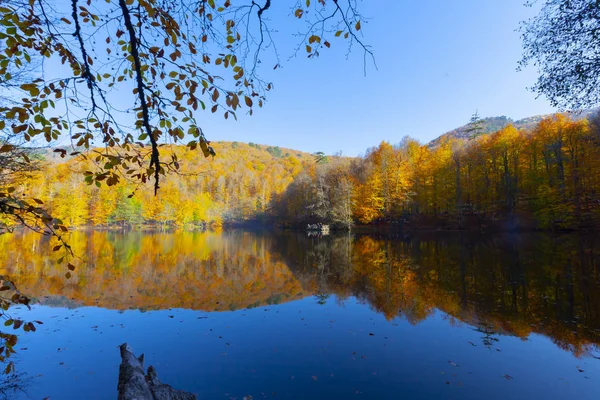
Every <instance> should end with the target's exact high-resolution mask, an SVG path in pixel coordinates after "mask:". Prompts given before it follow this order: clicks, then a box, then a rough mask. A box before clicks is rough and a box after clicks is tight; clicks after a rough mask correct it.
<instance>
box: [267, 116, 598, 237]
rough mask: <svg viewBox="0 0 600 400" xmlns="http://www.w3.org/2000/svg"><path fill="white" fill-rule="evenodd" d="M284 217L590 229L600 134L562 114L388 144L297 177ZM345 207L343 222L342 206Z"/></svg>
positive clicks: (283, 200) (281, 210)
mask: <svg viewBox="0 0 600 400" xmlns="http://www.w3.org/2000/svg"><path fill="white" fill-rule="evenodd" d="M278 201H279V203H278V206H277V207H276V210H277V213H278V215H280V216H282V217H283V218H284V219H286V220H287V221H293V222H301V221H306V220H311V219H319V220H323V221H325V222H331V223H337V224H339V225H344V224H347V221H348V220H350V221H352V222H358V223H362V224H388V225H389V224H397V226H403V227H405V228H411V227H416V228H419V227H429V228H439V227H442V228H443V227H448V228H461V227H463V228H464V227H472V228H478V229H479V228H485V227H493V228H496V229H516V228H541V229H564V228H593V227H594V226H597V224H598V223H600V130H599V129H598V127H597V126H596V125H595V124H594V122H593V121H592V122H590V121H588V120H578V121H575V120H572V119H570V118H569V117H568V116H566V115H562V114H557V115H554V116H551V117H547V118H545V119H543V120H542V121H541V122H540V123H539V124H538V125H537V126H535V127H534V128H533V130H528V131H526V130H518V129H516V128H515V127H514V126H512V125H508V126H506V127H504V128H503V129H500V130H499V131H497V132H495V133H492V134H484V135H478V136H477V137H474V138H472V139H471V140H468V141H467V140H462V139H455V138H451V137H446V138H443V139H442V140H441V141H439V142H438V143H436V144H435V145H423V144H420V143H418V142H417V141H415V140H412V139H410V138H407V139H404V140H403V141H402V142H401V143H400V144H398V145H395V146H392V145H391V144H389V143H387V142H382V143H381V144H380V145H379V146H378V147H376V148H373V149H370V150H369V151H368V152H367V154H366V155H365V156H364V157H362V158H359V159H355V160H340V159H332V160H331V161H330V163H328V164H322V165H318V166H317V167H315V168H313V169H311V170H309V171H307V173H305V174H301V175H299V176H298V177H297V179H296V181H295V182H294V183H293V184H292V185H291V186H290V188H289V190H288V192H286V193H284V194H283V195H282V196H280V197H279V199H278ZM340 209H343V210H350V211H347V212H346V214H347V215H345V218H340V213H339V212H336V210H340Z"/></svg>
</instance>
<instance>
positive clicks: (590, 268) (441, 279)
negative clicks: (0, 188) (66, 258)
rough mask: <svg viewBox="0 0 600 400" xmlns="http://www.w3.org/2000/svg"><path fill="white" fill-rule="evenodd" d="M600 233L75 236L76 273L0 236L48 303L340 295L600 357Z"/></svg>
mask: <svg viewBox="0 0 600 400" xmlns="http://www.w3.org/2000/svg"><path fill="white" fill-rule="evenodd" d="M598 242H599V240H597V239H594V238H592V237H582V236H574V235H560V236H550V235H541V234H535V235H534V234H531V235H504V236H499V235H496V236H493V237H489V238H485V237H469V236H467V235H460V234H457V235H452V236H448V235H431V236H424V237H402V238H391V237H374V236H354V235H341V236H336V235H330V236H327V237H307V236H306V235H304V234H292V233H288V234H284V233H278V234H275V235H274V234H266V233H265V234H257V233H250V232H243V231H231V232H222V233H210V232H207V233H161V234H148V233H126V234H122V233H115V232H74V233H73V234H72V236H71V238H70V243H71V244H72V246H73V249H74V251H75V252H76V253H77V254H79V255H81V256H82V257H83V258H84V259H86V260H87V263H86V264H85V265H83V266H81V267H79V268H78V269H77V270H76V271H75V273H74V276H73V277H72V278H71V279H66V278H65V277H64V274H65V269H64V268H65V267H64V266H59V265H56V263H55V262H54V258H53V257H52V255H51V254H50V253H51V252H50V250H51V244H50V243H48V242H47V241H46V239H44V238H42V237H40V236H38V235H35V234H30V233H17V234H14V235H3V236H0V247H1V248H2V249H3V251H2V252H1V254H0V266H2V267H1V269H0V273H3V274H8V275H10V276H11V277H12V278H13V280H14V281H15V283H16V284H17V285H18V286H19V287H20V289H21V290H22V291H23V292H25V293H28V294H29V295H31V296H33V297H34V298H35V299H36V300H37V301H38V302H39V303H41V304H45V305H49V306H68V307H78V306H84V305H85V306H89V305H94V306H98V307H102V308H107V309H119V310H123V309H131V308H135V309H142V310H154V309H168V308H186V309H194V310H204V311H227V310H235V309H242V308H252V307H256V306H260V305H265V304H278V303H283V302H288V301H291V300H294V299H299V298H304V297H308V296H315V298H314V300H315V302H317V303H320V304H323V303H325V302H327V301H328V299H329V296H330V295H332V294H333V295H335V298H336V301H339V302H341V303H343V302H344V301H346V299H348V298H349V297H352V296H354V297H356V298H358V299H359V300H360V301H363V302H365V303H368V304H369V305H370V306H371V307H372V309H374V310H376V311H377V312H379V313H382V314H384V315H385V316H386V318H388V319H393V318H395V317H397V316H401V317H403V318H406V320H408V321H409V322H410V323H411V324H418V323H419V322H421V321H423V320H425V319H427V317H428V316H429V315H432V313H434V312H435V310H436V309H437V310H441V311H443V312H444V313H445V315H446V317H447V318H448V319H449V321H450V323H452V324H464V323H466V324H469V325H470V326H472V329H474V330H477V331H478V332H479V333H480V336H481V342H480V343H473V345H474V346H475V345H484V346H486V347H488V348H489V349H490V350H493V349H494V348H495V347H496V344H497V342H498V340H500V338H501V337H502V335H513V336H517V337H520V338H522V339H524V340H525V339H526V338H527V337H528V336H529V335H530V334H532V333H539V334H543V335H545V336H548V337H550V338H551V339H552V340H553V341H554V343H555V344H556V345H558V346H559V347H561V348H563V349H565V350H568V351H570V352H572V353H573V354H575V355H577V356H581V355H592V356H594V355H596V356H597V355H598V351H597V346H598V344H600V290H599V289H600V248H599V246H598V244H599V243H598Z"/></svg>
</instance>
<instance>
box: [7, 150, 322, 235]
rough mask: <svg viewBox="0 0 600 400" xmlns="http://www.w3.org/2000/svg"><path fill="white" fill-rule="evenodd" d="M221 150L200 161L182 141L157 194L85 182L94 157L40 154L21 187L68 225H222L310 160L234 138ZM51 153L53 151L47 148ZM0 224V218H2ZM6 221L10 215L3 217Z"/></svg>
mask: <svg viewBox="0 0 600 400" xmlns="http://www.w3.org/2000/svg"><path fill="white" fill-rule="evenodd" d="M212 146H213V147H214V149H215V151H217V153H218V156H217V157H214V158H208V159H205V158H204V157H200V156H199V155H198V152H197V151H191V150H189V149H187V148H186V147H184V146H179V147H173V149H172V150H174V154H175V155H176V157H177V159H178V163H180V165H181V166H180V170H179V172H178V173H177V174H175V173H174V174H170V175H169V176H168V177H166V178H165V179H164V180H163V181H162V183H161V188H160V190H159V193H158V196H154V191H153V187H152V186H151V184H150V183H148V184H147V185H141V184H139V183H138V182H129V181H128V180H127V179H125V178H121V179H120V181H119V182H118V183H117V184H116V185H114V186H112V187H109V188H107V187H103V188H101V189H100V188H99V187H97V186H99V185H93V184H88V183H87V182H86V181H85V180H84V175H85V174H86V171H94V168H96V166H95V165H94V163H93V162H92V161H91V160H89V159H88V160H82V159H81V158H80V157H74V158H72V159H69V160H67V161H65V160H62V161H58V160H60V158H58V160H57V158H56V157H52V156H49V154H48V153H46V154H45V155H44V154H42V156H41V158H42V159H43V160H45V161H42V162H41V170H40V171H39V172H34V173H27V174H24V175H22V176H21V177H20V179H19V180H20V181H19V185H17V187H18V191H20V192H22V193H23V194H26V195H28V196H32V197H34V198H36V199H38V200H40V201H41V202H43V204H44V205H45V206H46V207H47V208H48V211H49V212H50V213H51V215H53V216H54V217H56V218H60V219H61V220H62V221H63V222H64V223H65V224H66V225H67V226H71V227H73V226H82V225H95V226H107V225H122V226H130V225H138V224H142V223H147V224H148V223H149V224H154V225H160V226H163V227H164V226H178V227H183V226H188V227H192V226H206V225H213V226H219V225H221V224H222V223H223V222H224V221H232V220H242V219H248V218H253V217H256V216H257V215H259V214H263V213H264V212H265V211H266V209H267V206H268V205H269V203H270V202H271V200H272V197H273V196H274V195H276V194H278V193H281V192H282V191H284V190H285V189H286V188H287V186H288V185H289V184H290V183H291V182H292V180H293V178H294V177H295V176H296V175H298V174H299V173H300V171H302V170H303V169H304V166H305V164H307V163H310V162H313V157H312V156H311V155H310V154H308V153H302V152H297V151H292V150H288V149H282V148H279V147H269V146H262V145H257V144H253V143H250V144H245V143H237V142H218V143H213V144H212ZM50 153H52V152H50ZM0 222H1V221H0ZM4 222H5V223H7V224H10V223H14V221H8V220H7V221H4Z"/></svg>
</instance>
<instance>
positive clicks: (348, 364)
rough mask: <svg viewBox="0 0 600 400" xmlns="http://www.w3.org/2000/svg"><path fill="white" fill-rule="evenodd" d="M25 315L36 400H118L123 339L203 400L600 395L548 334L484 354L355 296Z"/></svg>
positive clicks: (458, 331)
mask: <svg viewBox="0 0 600 400" xmlns="http://www.w3.org/2000/svg"><path fill="white" fill-rule="evenodd" d="M18 314H20V315H21V316H23V317H24V318H25V319H27V320H33V319H40V320H43V321H44V325H42V326H40V327H39V328H40V329H39V330H38V331H37V332H36V333H29V334H23V335H21V338H20V340H19V343H18V345H17V348H18V349H22V348H26V349H27V350H21V351H19V353H18V356H17V369H18V370H19V371H26V372H27V373H28V374H29V376H30V377H33V378H34V379H33V380H32V382H31V383H30V384H29V386H28V387H27V388H26V390H27V392H28V394H29V395H30V396H31V398H43V397H45V396H50V398H53V399H54V398H55V399H82V398H90V399H105V398H114V397H115V396H116V384H117V376H118V366H119V362H120V359H119V352H118V349H117V346H118V345H119V344H121V343H123V342H128V343H130V344H131V346H132V347H133V349H134V351H136V352H137V353H142V352H143V353H145V360H146V361H145V363H146V366H148V365H154V366H155V367H156V368H157V370H158V374H159V377H160V379H161V380H162V381H163V382H165V383H168V384H171V385H173V386H174V387H176V388H179V389H184V390H187V391H192V392H195V393H197V394H198V395H199V398H214V399H219V398H223V399H229V398H230V397H235V398H238V399H241V398H242V397H243V396H247V395H252V396H253V398H254V399H260V398H263V395H262V393H264V396H265V397H267V398H270V397H271V396H272V395H273V392H275V395H276V397H275V398H290V399H291V398H298V399H306V398H311V399H312V398H314V399H331V398H348V397H351V396H354V395H356V394H357V393H356V391H357V390H358V391H359V392H361V393H360V394H361V395H362V398H411V399H429V398H449V399H481V398H486V399H503V400H504V399H530V398H540V399H542V398H543V399H565V398H573V399H591V398H595V397H594V396H595V395H597V393H599V391H600V383H599V382H598V380H597V379H594V378H596V377H597V376H599V375H598V374H599V373H600V361H598V360H595V359H591V358H584V359H577V358H575V357H573V356H572V355H571V354H570V353H568V352H566V351H563V350H560V349H559V348H557V347H556V346H555V345H554V344H553V343H552V342H551V341H550V340H549V339H547V338H545V337H542V336H538V335H531V336H530V337H529V339H528V340H527V341H523V340H521V339H519V338H515V337H509V336H500V337H499V341H498V342H496V344H494V347H493V348H492V349H487V348H485V347H484V346H483V344H482V342H481V339H482V338H481V337H482V334H481V333H479V332H476V331H475V330H474V329H473V327H470V326H468V325H463V324H459V325H458V326H457V327H451V324H449V322H448V320H447V318H445V315H444V314H443V313H440V312H436V313H434V314H432V315H431V316H430V317H429V318H428V319H426V320H425V321H422V322H420V323H419V324H418V325H416V326H412V325H410V324H409V323H408V322H407V321H406V320H404V319H401V318H397V319H395V320H392V321H390V322H388V321H386V320H385V318H384V316H383V315H380V314H377V313H375V312H374V311H372V310H371V309H370V308H369V307H368V306H367V305H365V304H361V303H358V302H357V301H356V300H355V299H354V298H350V299H347V300H345V301H344V302H343V304H342V305H340V304H339V303H338V301H337V299H336V298H335V297H333V296H332V297H331V298H329V299H328V301H327V303H326V304H325V305H323V306H321V305H318V304H317V301H316V299H315V298H311V297H309V298H305V299H302V300H299V301H294V302H289V303H285V304H281V305H277V306H268V307H259V308H256V309H251V310H239V311H235V312H222V313H205V312H198V311H189V310H163V311H154V312H146V313H143V312H140V311H125V312H117V311H109V310H103V309H99V308H93V307H88V308H79V309H74V310H68V309H64V308H49V307H42V306H36V307H34V308H33V310H32V311H30V312H24V311H20V312H18ZM95 327H97V328H95ZM371 334H373V335H371ZM469 342H472V343H469ZM474 345H475V346H474ZM59 349H60V350H59ZM497 350H500V351H497ZM60 363H64V364H62V365H61V364H60ZM453 364H456V366H455V365H453ZM578 368H580V369H582V370H584V372H579V371H578ZM38 375H40V376H38ZM505 375H508V376H510V377H512V379H506V378H505V377H504V376H505ZM313 377H314V378H313ZM588 378H589V379H588ZM447 382H448V383H447Z"/></svg>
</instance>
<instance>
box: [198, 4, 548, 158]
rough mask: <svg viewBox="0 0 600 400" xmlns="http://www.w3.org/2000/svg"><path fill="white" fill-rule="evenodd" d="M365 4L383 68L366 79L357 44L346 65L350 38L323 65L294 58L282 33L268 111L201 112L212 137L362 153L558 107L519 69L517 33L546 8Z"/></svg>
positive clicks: (283, 9)
mask: <svg viewBox="0 0 600 400" xmlns="http://www.w3.org/2000/svg"><path fill="white" fill-rule="evenodd" d="M284 3H285V4H284ZM359 3H360V10H361V11H362V13H363V14H364V16H366V17H368V18H369V20H368V21H366V22H363V29H362V32H363V35H364V41H365V42H367V43H369V44H370V45H372V46H373V50H374V52H375V55H376V61H377V65H378V70H375V68H373V67H372V66H369V68H368V71H367V75H366V76H365V75H364V71H363V63H362V53H361V52H360V51H359V49H358V48H357V49H356V50H355V51H354V53H352V54H351V55H350V57H349V59H346V56H345V52H346V48H345V45H344V42H343V41H342V40H332V41H331V42H332V48H331V50H329V51H327V52H323V53H322V54H321V57H320V58H318V59H314V60H308V59H306V58H305V57H304V54H302V55H301V56H299V57H297V58H293V59H291V60H289V61H286V60H287V58H288V56H289V55H290V54H291V52H292V49H293V48H294V46H295V44H297V38H296V37H294V36H292V35H290V34H289V33H290V32H293V31H287V32H284V29H285V28H284V29H282V30H281V31H280V32H279V34H278V35H277V37H276V40H277V44H278V48H279V51H280V53H281V54H282V59H283V60H284V62H283V68H281V69H277V70H276V71H272V70H271V67H269V68H265V72H266V74H267V78H268V79H269V80H271V81H273V83H274V84H275V90H274V91H272V92H271V93H270V94H269V101H268V102H267V104H266V105H265V107H264V108H263V109H259V110H257V112H255V114H254V116H252V117H248V116H240V118H239V119H238V121H234V120H233V119H229V120H224V119H222V117H218V116H216V115H209V114H208V113H206V114H205V115H200V118H202V119H205V121H204V132H205V133H206V135H207V136H208V138H209V139H211V140H215V141H218V140H237V141H243V142H255V143H263V144H269V145H279V146H282V147H290V148H293V149H298V150H303V151H310V152H314V151H325V152H326V153H334V152H337V151H342V152H343V154H344V155H349V156H354V155H358V154H360V153H364V151H365V150H366V149H367V148H369V147H372V146H375V145H378V144H379V142H381V141H382V140H387V141H389V142H392V143H397V142H399V141H400V140H401V139H402V137H404V136H405V135H410V136H412V137H414V138H417V139H419V140H421V141H422V142H427V141H429V140H431V139H433V138H435V137H437V136H439V135H440V134H442V133H444V132H446V131H448V130H450V129H453V128H455V127H457V126H460V125H463V124H465V123H466V122H468V120H469V118H470V117H471V115H472V114H473V113H474V112H475V110H479V114H480V115H481V116H483V117H485V116H499V115H506V116H508V117H511V118H513V119H519V118H523V117H527V116H531V115H536V114H544V113H549V112H553V111H554V109H552V108H551V107H550V105H549V103H548V102H547V101H546V100H545V99H543V98H539V99H536V95H535V94H534V93H531V92H530V91H528V90H527V87H528V86H531V85H533V83H534V82H535V79H536V71H535V70H534V69H531V68H530V69H528V70H526V71H522V72H517V71H516V68H517V62H518V61H519V59H520V57H521V41H520V37H519V33H518V32H516V29H517V28H518V26H519V22H520V21H522V20H525V19H527V18H530V17H532V16H533V15H534V14H535V11H536V10H535V9H531V8H528V7H525V6H524V5H523V4H524V0H453V1H446V0H420V1H409V0H394V1H392V0H366V1H362V2H359ZM272 7H273V9H272V10H269V11H270V12H271V13H272V14H271V18H272V19H273V23H275V24H276V23H278V22H279V21H280V20H285V21H286V23H289V21H291V20H293V18H290V17H288V13H289V8H288V7H289V2H274V3H273V6H272ZM278 7H280V8H278ZM287 27H288V25H286V28H287ZM300 28H302V25H296V26H295V27H294V28H290V29H300Z"/></svg>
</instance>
